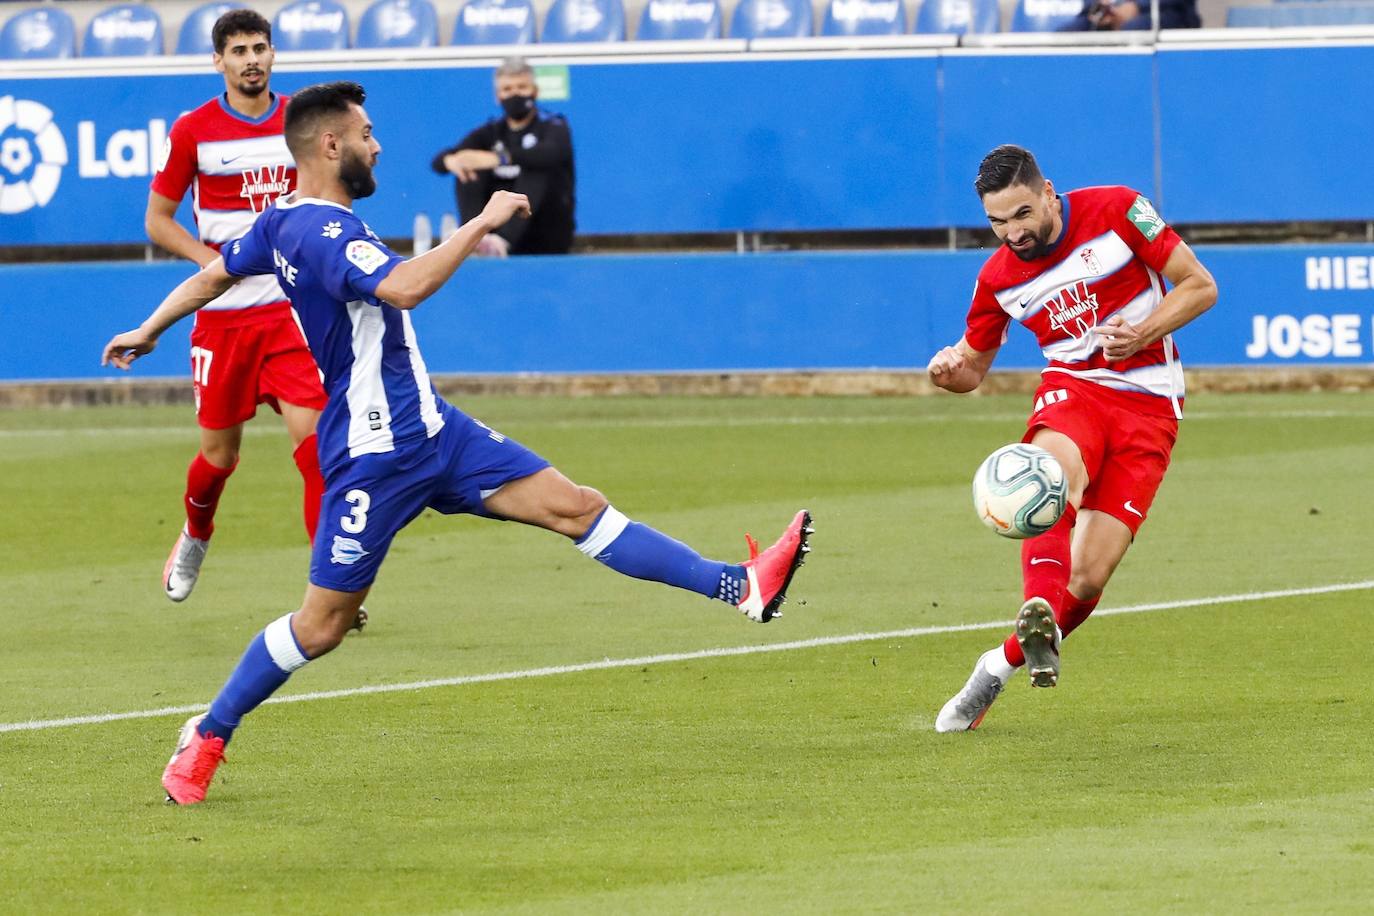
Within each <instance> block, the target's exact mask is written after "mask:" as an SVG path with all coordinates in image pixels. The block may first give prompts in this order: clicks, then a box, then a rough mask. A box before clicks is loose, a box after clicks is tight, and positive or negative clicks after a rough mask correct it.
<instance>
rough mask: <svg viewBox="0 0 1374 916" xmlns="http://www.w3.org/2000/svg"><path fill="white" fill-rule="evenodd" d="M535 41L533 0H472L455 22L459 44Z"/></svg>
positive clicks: (455, 34) (525, 42) (454, 27)
mask: <svg viewBox="0 0 1374 916" xmlns="http://www.w3.org/2000/svg"><path fill="white" fill-rule="evenodd" d="M531 41H534V6H533V5H531V4H530V0H470V2H469V3H466V4H464V5H463V8H462V9H461V10H459V11H458V20H457V21H456V22H454V23H453V43H454V44H456V45H523V44H529V43H530V42H531Z"/></svg>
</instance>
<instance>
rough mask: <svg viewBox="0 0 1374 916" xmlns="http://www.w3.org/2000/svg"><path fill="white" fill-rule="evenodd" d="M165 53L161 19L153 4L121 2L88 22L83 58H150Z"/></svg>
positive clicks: (83, 45)
mask: <svg viewBox="0 0 1374 916" xmlns="http://www.w3.org/2000/svg"><path fill="white" fill-rule="evenodd" d="M161 53H162V19H161V17H159V16H158V14H157V12H156V11H154V10H153V8H152V7H150V6H142V5H137V6H135V5H134V4H121V5H120V6H112V7H109V8H108V9H104V10H101V11H100V12H99V13H96V14H95V15H94V16H92V17H91V21H90V22H88V23H87V24H86V39H85V40H84V41H83V42H82V43H81V56H82V57H147V56H148V55H150V54H161Z"/></svg>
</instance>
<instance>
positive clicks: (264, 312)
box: [191, 302, 326, 429]
mask: <svg viewBox="0 0 1374 916" xmlns="http://www.w3.org/2000/svg"><path fill="white" fill-rule="evenodd" d="M191 379H192V381H193V382H194V383H195V389H196V419H197V420H198V421H199V422H200V425H201V426H203V427H205V428H206V429H227V428H228V427H231V426H237V425H238V424H240V423H243V422H245V421H246V420H250V419H252V417H253V415H254V414H255V413H257V412H258V405H259V404H267V405H268V406H270V407H271V408H272V409H273V410H275V411H276V412H277V413H281V405H280V403H279V402H281V401H285V402H286V403H288V404H297V405H299V406H301V407H309V408H312V409H314V410H323V409H324V405H325V400H326V398H325V394H324V386H323V385H321V384H320V370H319V369H318V368H317V367H316V365H315V360H314V359H313V358H312V357H311V356H310V348H309V347H307V346H306V343H305V337H304V336H303V335H302V334H301V329H300V325H298V324H296V318H295V316H294V315H293V314H292V313H291V306H290V305H288V304H287V303H284V302H283V303H279V304H277V305H260V306H256V307H254V308H249V309H225V310H222V311H219V310H217V311H209V312H207V311H203V310H202V311H200V312H198V313H197V314H196V326H195V329H194V330H192V331H191Z"/></svg>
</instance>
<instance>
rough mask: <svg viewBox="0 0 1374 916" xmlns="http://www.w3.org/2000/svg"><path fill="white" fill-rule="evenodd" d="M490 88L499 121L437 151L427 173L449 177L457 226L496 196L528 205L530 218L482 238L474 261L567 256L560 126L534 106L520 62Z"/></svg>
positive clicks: (569, 211) (569, 175)
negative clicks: (518, 197)
mask: <svg viewBox="0 0 1374 916" xmlns="http://www.w3.org/2000/svg"><path fill="white" fill-rule="evenodd" d="M495 82H496V101H497V102H499V103H500V105H501V108H502V111H503V112H504V113H503V115H502V116H501V117H498V118H493V119H492V120H490V121H488V122H486V123H485V124H483V125H481V126H480V127H478V128H477V129H475V130H473V131H472V132H471V133H469V134H468V135H467V136H466V137H464V138H463V139H462V140H460V141H459V142H458V143H457V144H456V145H455V146H452V147H449V148H448V149H445V150H443V151H441V152H440V153H439V154H438V155H437V156H435V157H434V161H433V162H432V163H431V164H430V165H431V167H432V168H433V169H434V171H435V172H437V173H438V174H440V175H447V174H452V175H453V176H454V177H455V179H456V181H455V182H454V192H455V196H456V197H457V199H458V213H459V217H460V220H459V221H460V222H467V221H469V220H471V219H472V218H474V217H475V216H476V215H477V214H479V213H481V212H482V208H483V207H485V206H486V204H487V201H488V200H490V199H491V195H492V194H493V193H495V192H496V191H511V192H514V193H516V194H523V195H525V196H526V197H527V198H529V202H530V209H531V211H532V212H533V216H532V217H531V218H530V219H528V220H512V221H511V222H509V223H507V224H506V225H505V226H503V227H502V228H501V229H500V230H499V231H498V232H494V233H492V234H491V235H488V236H487V237H486V238H485V239H484V240H483V244H482V245H481V246H480V247H479V249H478V254H486V255H492V256H497V257H504V256H506V255H507V254H567V253H568V250H569V249H570V248H571V247H572V239H573V229H574V227H575V225H576V223H575V220H574V215H573V211H574V206H575V200H576V194H575V190H574V172H573V150H572V134H571V132H570V131H569V130H568V122H567V121H566V120H565V119H564V118H563V117H562V116H561V115H555V114H551V113H549V112H545V111H541V110H540V109H539V107H538V106H537V105H536V104H535V100H536V98H538V95H539V89H538V87H537V86H536V85H535V82H534V70H533V69H532V68H531V67H530V65H529V64H527V63H526V62H525V61H524V60H523V59H521V58H518V57H512V58H508V59H507V60H506V61H505V62H504V63H502V64H501V66H499V67H497V68H496V77H495Z"/></svg>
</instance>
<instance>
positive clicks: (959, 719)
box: [935, 646, 1007, 732]
mask: <svg viewBox="0 0 1374 916" xmlns="http://www.w3.org/2000/svg"><path fill="white" fill-rule="evenodd" d="M1001 651H1002V647H1001V646H994V647H993V648H991V649H989V650H988V651H986V652H984V653H983V654H982V655H980V656H978V663H977V664H975V665H974V666H973V673H972V674H970V675H969V678H968V682H967V683H965V684H964V689H963V690H960V691H959V692H958V693H956V694H955V695H954V696H952V697H951V698H950V700H949V702H948V703H946V704H945V705H944V707H943V708H941V710H940V714H939V715H938V716H936V717H935V730H936V731H937V732H963V731H973V730H974V729H975V728H977V727H978V725H979V723H981V722H982V721H983V716H985V715H987V714H988V709H989V708H990V707H991V706H992V701H993V700H995V699H997V695H998V694H1000V693H1001V692H1002V688H1004V687H1006V686H1007V683H1006V681H1004V680H1002V679H1001V678H999V677H997V676H996V675H994V674H992V673H990V672H989V671H988V669H987V666H986V665H985V664H984V661H985V660H986V659H987V658H988V656H989V655H991V654H992V653H994V652H1001Z"/></svg>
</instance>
